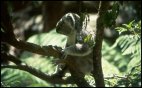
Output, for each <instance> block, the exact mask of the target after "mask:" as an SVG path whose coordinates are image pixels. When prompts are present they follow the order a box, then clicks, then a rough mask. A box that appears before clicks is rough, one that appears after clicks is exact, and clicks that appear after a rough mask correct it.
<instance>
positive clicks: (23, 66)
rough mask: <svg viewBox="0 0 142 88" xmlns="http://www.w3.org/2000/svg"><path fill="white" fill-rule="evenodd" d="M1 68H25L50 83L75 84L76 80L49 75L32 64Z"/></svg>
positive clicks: (24, 69)
mask: <svg viewBox="0 0 142 88" xmlns="http://www.w3.org/2000/svg"><path fill="white" fill-rule="evenodd" d="M1 68H12V69H19V70H23V71H26V72H28V73H30V74H32V75H34V76H36V77H39V78H40V79H43V80H45V81H46V82H50V83H53V84H74V81H73V80H71V79H67V80H63V79H60V78H57V77H56V78H55V77H52V76H49V75H47V74H45V73H43V72H41V71H40V70H37V69H35V68H33V67H31V66H28V65H17V66H16V65H15V66H13V65H8V66H1Z"/></svg>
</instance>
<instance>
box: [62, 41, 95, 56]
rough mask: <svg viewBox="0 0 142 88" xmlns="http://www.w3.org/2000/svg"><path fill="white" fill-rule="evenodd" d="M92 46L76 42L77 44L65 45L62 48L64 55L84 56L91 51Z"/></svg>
mask: <svg viewBox="0 0 142 88" xmlns="http://www.w3.org/2000/svg"><path fill="white" fill-rule="evenodd" d="M92 51H93V50H92V48H90V47H89V45H87V44H85V43H83V44H80V43H77V44H73V45H71V46H69V47H66V48H65V49H64V51H63V52H64V53H65V54H66V55H72V56H86V55H89V54H90V53H91V52H92Z"/></svg>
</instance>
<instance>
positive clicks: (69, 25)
mask: <svg viewBox="0 0 142 88" xmlns="http://www.w3.org/2000/svg"><path fill="white" fill-rule="evenodd" d="M79 19H80V18H79V16H78V15H77V14H73V13H68V14H66V15H64V16H63V17H62V18H61V19H60V20H59V21H58V23H57V25H56V32H57V33H60V34H64V35H67V36H68V35H69V34H70V33H71V32H72V31H76V30H78V28H77V26H78V25H79V24H76V23H79Z"/></svg>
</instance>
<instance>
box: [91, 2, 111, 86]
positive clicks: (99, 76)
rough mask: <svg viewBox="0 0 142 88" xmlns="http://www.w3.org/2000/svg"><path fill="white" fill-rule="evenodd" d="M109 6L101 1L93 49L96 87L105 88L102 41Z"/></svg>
mask: <svg viewBox="0 0 142 88" xmlns="http://www.w3.org/2000/svg"><path fill="white" fill-rule="evenodd" d="M108 6H109V2H108V1H100V5H99V12H98V19H97V30H96V40H95V42H96V44H95V46H94V48H93V64H94V71H93V76H94V79H95V82H96V87H104V86H105V84H104V77H103V71H102V63H101V57H102V54H101V49H102V41H103V35H104V23H103V16H104V14H105V13H106V11H107V9H108Z"/></svg>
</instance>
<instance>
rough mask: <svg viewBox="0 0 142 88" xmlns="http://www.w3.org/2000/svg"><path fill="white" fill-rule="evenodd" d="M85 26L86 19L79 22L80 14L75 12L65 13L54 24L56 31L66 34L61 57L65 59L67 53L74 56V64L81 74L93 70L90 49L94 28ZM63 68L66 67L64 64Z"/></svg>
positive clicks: (92, 43)
mask: <svg viewBox="0 0 142 88" xmlns="http://www.w3.org/2000/svg"><path fill="white" fill-rule="evenodd" d="M86 26H87V24H86V20H84V21H83V22H82V23H81V18H80V16H79V15H77V14H75V13H67V14H65V15H64V16H63V17H62V18H61V19H60V20H59V21H58V22H57V25H56V32H57V33H60V34H63V35H66V36H67V43H66V46H65V48H64V49H63V51H62V52H63V53H64V55H63V57H62V58H63V59H66V56H67V55H71V56H75V57H76V59H75V60H74V64H76V65H77V68H78V70H79V72H81V73H83V74H86V73H90V72H91V71H92V70H93V60H92V58H93V57H92V56H93V54H92V51H93V45H94V39H95V32H94V30H91V29H89V30H88V27H86ZM85 39H86V41H85ZM64 68H67V67H66V65H65V66H64Z"/></svg>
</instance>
